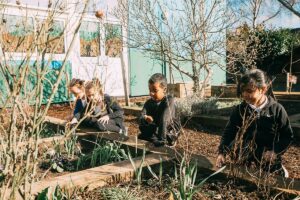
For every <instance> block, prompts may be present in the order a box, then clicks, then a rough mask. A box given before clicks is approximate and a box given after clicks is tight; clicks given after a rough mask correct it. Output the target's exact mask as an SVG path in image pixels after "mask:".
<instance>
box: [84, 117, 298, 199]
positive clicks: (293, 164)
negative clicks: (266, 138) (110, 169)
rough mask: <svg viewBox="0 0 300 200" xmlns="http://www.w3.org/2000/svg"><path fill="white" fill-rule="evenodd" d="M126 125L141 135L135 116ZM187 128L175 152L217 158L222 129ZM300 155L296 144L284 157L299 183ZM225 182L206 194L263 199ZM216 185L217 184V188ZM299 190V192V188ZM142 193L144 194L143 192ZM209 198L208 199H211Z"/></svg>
mask: <svg viewBox="0 0 300 200" xmlns="http://www.w3.org/2000/svg"><path fill="white" fill-rule="evenodd" d="M125 124H126V126H127V127H129V129H128V130H129V135H131V136H136V135H138V134H139V130H138V123H137V118H136V117H135V116H126V117H125ZM187 127H188V128H184V134H183V135H182V136H181V138H180V140H179V144H178V145H177V146H176V148H175V150H176V151H180V149H183V148H185V149H186V148H187V147H188V151H189V152H190V153H192V154H198V155H203V156H206V157H211V158H216V152H217V147H218V144H219V140H220V134H221V130H220V129H215V130H212V129H207V128H205V127H203V126H200V125H197V124H193V123H192V124H190V123H188V126H187ZM201 130H202V131H201ZM299 153H300V144H299V143H297V142H296V143H294V144H293V145H292V146H291V147H290V148H289V150H288V151H287V152H286V153H285V154H284V156H283V163H284V164H285V166H286V167H287V169H288V170H289V173H290V177H292V178H295V179H296V180H297V181H298V182H299V179H300V169H299V163H300V158H299V156H297V155H299ZM213 164H214V163H212V165H213ZM224 181H226V183H223V182H222V181H221V182H222V184H220V185H218V184H217V182H218V180H217V181H215V182H212V183H211V184H210V183H209V184H208V185H205V186H204V193H206V192H207V193H211V195H212V194H215V195H214V197H220V196H218V194H220V193H221V190H222V189H226V187H229V189H228V188H227V190H226V193H225V194H221V197H222V198H221V199H224V198H226V199H227V197H228V199H230V197H229V196H230V195H234V194H238V195H239V194H241V195H243V196H245V197H247V198H251V197H253V199H259V197H261V195H262V194H261V193H260V192H259V191H257V190H256V189H252V190H244V189H241V188H243V187H244V186H240V187H239V186H236V187H235V186H234V184H233V183H230V179H225V180H224ZM219 182H220V180H219ZM216 184H217V188H216ZM224 185H225V186H224ZM113 187H114V188H116V185H114V186H113ZM128 187H131V186H130V185H126V186H124V187H123V189H126V188H128ZM218 187H220V188H219V189H218ZM212 188H215V189H212ZM230 188H231V189H230ZM298 190H299V188H298ZM99 191H100V189H97V190H95V191H93V192H96V193H99ZM147 191H149V192H150V194H151V191H153V190H151V189H150V188H148V187H147V185H146V188H145V191H144V192H146V193H145V195H146V194H147ZM154 191H155V190H154ZM202 191H203V190H202ZM205 191H206V192H205ZM93 192H92V193H93ZM92 193H91V192H88V193H87V194H83V197H84V196H86V195H87V196H88V195H92ZM141 193H143V191H142V192H141ZM276 194H277V193H276ZM163 195H167V194H163ZM200 195H202V194H200ZM216 195H217V196H216ZM251 195H252V196H251ZM274 195H275V193H274ZM273 197H274V196H273ZM99 198H100V197H99ZM209 198H212V196H210V197H209ZM209 198H208V197H207V199H209ZM100 199H101V198H100ZM158 199H159V198H158ZM162 199H164V198H162ZM201 199H202V197H201ZM203 199H205V198H204V197H203ZM245 199H246V198H245ZM279 199H280V198H279Z"/></svg>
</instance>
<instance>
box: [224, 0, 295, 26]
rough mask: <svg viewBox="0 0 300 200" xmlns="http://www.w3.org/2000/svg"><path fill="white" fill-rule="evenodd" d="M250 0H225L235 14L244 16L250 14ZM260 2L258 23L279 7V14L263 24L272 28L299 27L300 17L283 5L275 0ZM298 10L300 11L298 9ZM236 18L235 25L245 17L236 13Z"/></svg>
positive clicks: (242, 21) (240, 22)
mask: <svg viewBox="0 0 300 200" xmlns="http://www.w3.org/2000/svg"><path fill="white" fill-rule="evenodd" d="M250 2H252V0H227V3H228V5H229V6H230V7H231V8H232V9H233V10H234V12H235V13H236V14H237V13H240V12H242V13H243V14H244V15H245V16H251V12H252V10H251V4H250ZM262 2H263V3H262V5H261V9H260V13H259V15H258V16H259V17H258V20H257V21H258V23H259V22H262V21H264V20H265V19H267V18H269V17H270V16H272V15H274V14H275V13H276V12H277V11H278V9H279V8H281V9H280V12H279V14H278V15H276V17H274V18H272V19H271V20H269V21H267V22H266V24H265V25H266V26H267V27H272V28H300V18H299V17H298V16H296V15H295V14H293V13H292V12H290V11H289V10H288V9H286V8H285V7H283V6H282V5H281V4H280V3H279V2H278V1H277V0H263V1H262ZM298 10H299V11H300V9H298ZM236 19H238V22H237V25H236V26H238V25H239V24H242V23H244V21H245V18H240V15H238V14H237V18H236Z"/></svg>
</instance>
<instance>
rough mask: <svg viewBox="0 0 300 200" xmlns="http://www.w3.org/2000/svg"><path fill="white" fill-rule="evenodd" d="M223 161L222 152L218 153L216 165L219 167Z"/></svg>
mask: <svg viewBox="0 0 300 200" xmlns="http://www.w3.org/2000/svg"><path fill="white" fill-rule="evenodd" d="M224 163H225V156H224V155H223V154H219V155H218V157H217V161H216V166H217V167H219V168H221V167H223V165H224Z"/></svg>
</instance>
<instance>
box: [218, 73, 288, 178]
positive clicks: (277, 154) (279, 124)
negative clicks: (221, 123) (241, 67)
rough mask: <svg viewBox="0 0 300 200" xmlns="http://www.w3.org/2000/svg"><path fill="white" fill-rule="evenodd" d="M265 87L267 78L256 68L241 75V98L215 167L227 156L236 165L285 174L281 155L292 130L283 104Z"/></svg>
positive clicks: (231, 118)
mask: <svg viewBox="0 0 300 200" xmlns="http://www.w3.org/2000/svg"><path fill="white" fill-rule="evenodd" d="M268 87H269V82H268V81H267V77H266V76H265V74H264V72H262V71H261V70H258V69H254V70H250V71H248V72H247V73H246V74H245V75H244V76H243V77H242V78H241V80H240V82H239V85H238V89H239V90H240V92H241V96H242V98H243V100H244V101H243V102H242V103H241V104H240V105H238V106H237V107H236V108H235V110H234V111H233V112H232V114H231V116H230V119H229V122H228V123H227V125H226V128H225V130H224V132H223V136H222V139H221V143H220V146H219V155H218V157H217V162H216V166H217V167H221V166H222V165H223V164H224V163H225V156H226V155H229V157H230V158H231V160H233V161H234V162H235V163H237V164H243V165H246V166H250V165H252V164H255V165H256V166H258V167H262V169H263V170H264V171H268V172H277V173H279V174H281V175H284V176H285V177H288V172H287V170H286V169H285V167H284V166H283V165H282V163H281V156H282V155H283V154H284V152H285V151H286V150H287V149H288V147H289V145H290V144H291V143H292V140H293V132H292V128H291V125H290V122H289V119H288V115H287V113H286V111H285V109H284V108H283V106H282V105H281V104H279V103H278V102H276V101H275V100H274V99H273V98H272V97H270V96H267V95H266V92H267V90H268Z"/></svg>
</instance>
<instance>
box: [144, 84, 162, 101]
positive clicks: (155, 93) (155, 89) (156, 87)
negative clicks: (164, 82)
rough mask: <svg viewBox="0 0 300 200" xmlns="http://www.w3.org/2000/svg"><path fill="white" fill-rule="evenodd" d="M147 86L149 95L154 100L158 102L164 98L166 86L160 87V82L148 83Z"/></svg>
mask: <svg viewBox="0 0 300 200" xmlns="http://www.w3.org/2000/svg"><path fill="white" fill-rule="evenodd" d="M148 86H149V93H150V96H151V98H152V99H153V100H154V101H156V102H159V101H161V100H162V99H163V98H164V96H165V91H166V88H161V86H160V83H154V84H149V85H148Z"/></svg>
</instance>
